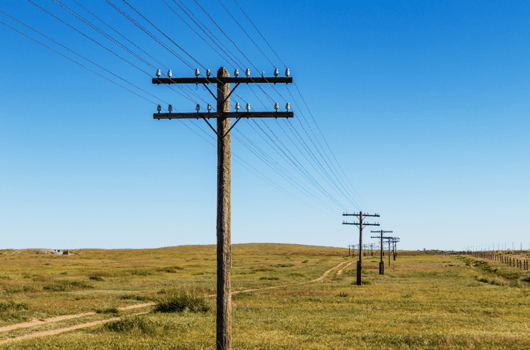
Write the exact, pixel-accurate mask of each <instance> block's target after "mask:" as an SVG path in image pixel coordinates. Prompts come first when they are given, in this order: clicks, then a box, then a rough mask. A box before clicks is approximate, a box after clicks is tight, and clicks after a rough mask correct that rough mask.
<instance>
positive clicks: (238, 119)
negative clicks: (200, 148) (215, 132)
mask: <svg viewBox="0 0 530 350" xmlns="http://www.w3.org/2000/svg"><path fill="white" fill-rule="evenodd" d="M232 91H234V90H232ZM241 118H242V117H239V118H237V120H236V122H235V123H234V125H232V126H231V127H230V129H228V131H227V132H226V134H224V135H223V137H225V136H226V135H228V134H229V133H230V131H232V129H233V128H234V126H236V124H237V123H238V122H239V121H240V120H241Z"/></svg>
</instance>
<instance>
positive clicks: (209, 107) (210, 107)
mask: <svg viewBox="0 0 530 350" xmlns="http://www.w3.org/2000/svg"><path fill="white" fill-rule="evenodd" d="M211 110H212V105H211V104H209V103H208V112H210V111H211Z"/></svg>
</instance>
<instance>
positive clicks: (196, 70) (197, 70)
mask: <svg viewBox="0 0 530 350" xmlns="http://www.w3.org/2000/svg"><path fill="white" fill-rule="evenodd" d="M199 75H201V72H199V69H198V68H197V69H195V76H196V77H198V76H199Z"/></svg>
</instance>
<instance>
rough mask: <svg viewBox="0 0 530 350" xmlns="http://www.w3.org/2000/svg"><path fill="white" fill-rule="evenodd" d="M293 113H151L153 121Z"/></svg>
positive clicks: (289, 116)
mask: <svg viewBox="0 0 530 350" xmlns="http://www.w3.org/2000/svg"><path fill="white" fill-rule="evenodd" d="M293 117H294V113H293V112H229V113H217V112H214V113H153V119H158V120H160V119H169V120H171V119H210V118H213V119H222V118H247V119H249V118H287V119H288V118H293Z"/></svg>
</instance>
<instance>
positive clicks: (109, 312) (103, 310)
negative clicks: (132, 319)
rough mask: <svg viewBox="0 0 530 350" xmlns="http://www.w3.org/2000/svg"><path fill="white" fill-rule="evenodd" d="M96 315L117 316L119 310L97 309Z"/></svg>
mask: <svg viewBox="0 0 530 350" xmlns="http://www.w3.org/2000/svg"><path fill="white" fill-rule="evenodd" d="M96 313H98V314H119V313H120V310H118V309H117V308H115V307H105V308H102V309H97V310H96Z"/></svg>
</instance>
